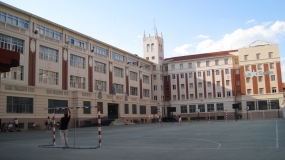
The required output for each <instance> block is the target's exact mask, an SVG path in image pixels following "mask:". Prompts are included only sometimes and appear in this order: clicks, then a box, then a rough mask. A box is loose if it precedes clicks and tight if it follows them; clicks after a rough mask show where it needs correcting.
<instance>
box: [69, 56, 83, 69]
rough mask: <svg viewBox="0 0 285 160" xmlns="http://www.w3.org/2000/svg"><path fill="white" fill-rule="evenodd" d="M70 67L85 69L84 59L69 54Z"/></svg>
mask: <svg viewBox="0 0 285 160" xmlns="http://www.w3.org/2000/svg"><path fill="white" fill-rule="evenodd" d="M70 66H73V67H78V68H85V58H83V57H79V56H76V55H74V54H70Z"/></svg>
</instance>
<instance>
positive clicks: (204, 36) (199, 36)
mask: <svg viewBox="0 0 285 160" xmlns="http://www.w3.org/2000/svg"><path fill="white" fill-rule="evenodd" d="M197 37H198V38H209V36H206V35H198V36H197Z"/></svg>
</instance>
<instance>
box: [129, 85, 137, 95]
mask: <svg viewBox="0 0 285 160" xmlns="http://www.w3.org/2000/svg"><path fill="white" fill-rule="evenodd" d="M130 94H131V95H134V96H137V95H138V88H137V87H132V86H131V93H130Z"/></svg>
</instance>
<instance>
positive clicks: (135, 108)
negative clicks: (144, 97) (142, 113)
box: [132, 104, 137, 114]
mask: <svg viewBox="0 0 285 160" xmlns="http://www.w3.org/2000/svg"><path fill="white" fill-rule="evenodd" d="M132 111H133V114H137V105H136V104H132Z"/></svg>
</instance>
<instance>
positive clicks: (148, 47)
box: [147, 44, 150, 52]
mask: <svg viewBox="0 0 285 160" xmlns="http://www.w3.org/2000/svg"><path fill="white" fill-rule="evenodd" d="M149 49H150V46H149V44H147V52H149Z"/></svg>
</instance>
